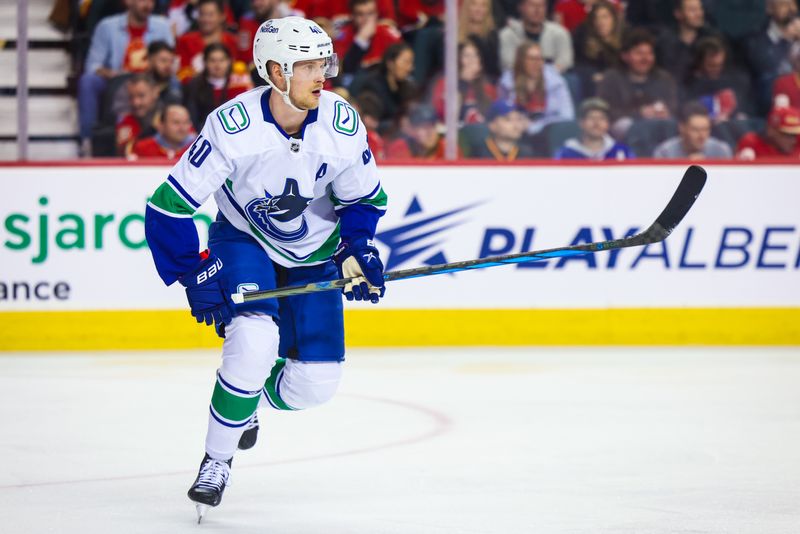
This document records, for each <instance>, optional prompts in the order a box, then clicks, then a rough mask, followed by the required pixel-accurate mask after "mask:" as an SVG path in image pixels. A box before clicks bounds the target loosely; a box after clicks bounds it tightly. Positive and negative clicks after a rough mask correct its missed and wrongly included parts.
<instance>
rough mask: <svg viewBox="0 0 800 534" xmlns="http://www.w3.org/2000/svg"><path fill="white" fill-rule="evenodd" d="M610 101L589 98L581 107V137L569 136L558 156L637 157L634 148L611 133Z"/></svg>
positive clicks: (591, 158)
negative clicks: (617, 139)
mask: <svg viewBox="0 0 800 534" xmlns="http://www.w3.org/2000/svg"><path fill="white" fill-rule="evenodd" d="M609 119H610V115H609V107H608V104H607V103H606V102H605V101H604V100H602V99H600V98H588V99H586V100H584V101H583V102H582V103H581V106H580V108H578V121H579V124H580V129H581V136H580V138H577V137H573V138H571V139H567V141H566V142H565V143H564V145H563V146H562V147H561V148H559V149H558V151H556V154H555V158H556V159H588V160H594V161H602V160H617V161H622V160H626V159H631V158H633V157H634V155H633V151H632V150H631V149H630V148H628V147H627V146H626V145H624V144H622V143H618V142H616V141H614V139H613V138H612V137H611V136H610V135H608V129H609V125H610V120H609Z"/></svg>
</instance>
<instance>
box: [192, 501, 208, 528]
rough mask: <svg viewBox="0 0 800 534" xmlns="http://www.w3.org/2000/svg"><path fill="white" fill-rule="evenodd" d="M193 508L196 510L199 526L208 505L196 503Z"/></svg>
mask: <svg viewBox="0 0 800 534" xmlns="http://www.w3.org/2000/svg"><path fill="white" fill-rule="evenodd" d="M195 508H196V509H197V524H198V525H199V524H200V521H202V520H203V516H205V515H206V511H207V510H208V505H207V504H200V503H197V504H196V505H195Z"/></svg>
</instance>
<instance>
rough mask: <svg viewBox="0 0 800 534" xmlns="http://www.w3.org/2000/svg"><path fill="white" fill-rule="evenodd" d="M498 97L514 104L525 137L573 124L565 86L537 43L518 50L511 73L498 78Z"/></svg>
mask: <svg viewBox="0 0 800 534" xmlns="http://www.w3.org/2000/svg"><path fill="white" fill-rule="evenodd" d="M500 97H501V98H505V99H507V100H510V101H513V102H515V103H516V104H517V106H519V108H520V109H522V110H524V112H525V114H526V115H527V117H528V119H529V122H528V128H527V130H528V133H529V134H531V135H533V134H537V133H539V132H540V131H541V130H542V128H544V127H545V126H547V125H548V124H550V123H551V122H558V121H566V120H572V119H574V118H575V108H574V107H573V104H572V96H571V95H570V92H569V87H567V82H566V81H565V80H564V78H563V76H561V74H559V73H558V70H557V69H556V68H555V67H554V66H553V65H546V64H545V62H544V57H542V49H541V47H540V46H539V45H538V44H537V43H533V42H525V43H523V44H521V45H520V47H519V49H518V50H517V57H516V60H515V61H514V70H513V71H507V72H505V73H504V74H503V76H502V77H501V78H500Z"/></svg>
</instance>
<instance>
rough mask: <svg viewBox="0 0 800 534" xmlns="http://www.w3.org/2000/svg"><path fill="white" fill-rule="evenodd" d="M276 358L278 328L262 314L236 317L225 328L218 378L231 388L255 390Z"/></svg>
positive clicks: (267, 374)
mask: <svg viewBox="0 0 800 534" xmlns="http://www.w3.org/2000/svg"><path fill="white" fill-rule="evenodd" d="M277 356H278V325H276V324H275V321H273V319H272V317H271V316H269V315H265V314H255V313H251V314H245V315H237V316H236V317H234V318H233V320H232V321H231V323H230V324H229V325H226V329H225V341H224V342H223V344H222V367H221V368H220V375H221V377H222V378H223V379H224V380H225V381H227V382H228V383H230V384H231V385H233V386H234V387H237V388H241V389H244V390H258V389H260V388H261V387H262V386H263V385H264V381H265V380H266V378H267V376H269V372H270V369H272V366H273V364H274V363H275V359H276V358H277Z"/></svg>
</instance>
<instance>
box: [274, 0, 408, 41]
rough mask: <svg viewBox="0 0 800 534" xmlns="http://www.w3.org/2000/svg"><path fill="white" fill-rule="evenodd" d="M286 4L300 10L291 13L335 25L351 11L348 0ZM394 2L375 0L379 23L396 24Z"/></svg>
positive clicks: (316, 0) (341, 21) (344, 19)
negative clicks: (325, 20) (323, 20)
mask: <svg viewBox="0 0 800 534" xmlns="http://www.w3.org/2000/svg"><path fill="white" fill-rule="evenodd" d="M287 4H292V5H293V7H294V10H295V11H299V12H300V13H293V14H298V15H303V16H304V17H305V18H307V19H327V20H329V21H330V22H331V23H333V24H334V25H335V26H339V25H340V24H342V23H343V22H347V20H348V19H349V18H350V13H351V12H352V7H351V6H350V5H349V4H350V1H349V0H323V1H320V0H294V1H292V2H287ZM394 4H395V2H394V0H377V5H378V18H379V21H380V22H381V23H385V24H390V25H392V26H396V25H397V13H396V10H395V7H394ZM331 35H333V34H331Z"/></svg>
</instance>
